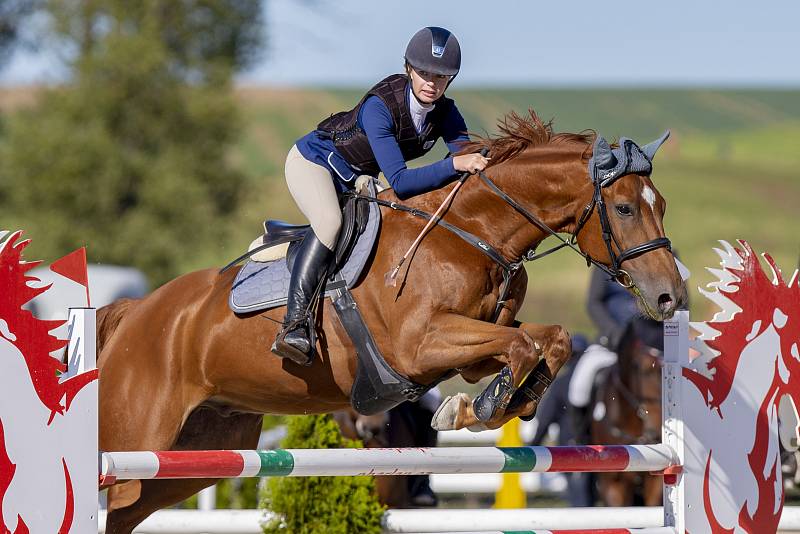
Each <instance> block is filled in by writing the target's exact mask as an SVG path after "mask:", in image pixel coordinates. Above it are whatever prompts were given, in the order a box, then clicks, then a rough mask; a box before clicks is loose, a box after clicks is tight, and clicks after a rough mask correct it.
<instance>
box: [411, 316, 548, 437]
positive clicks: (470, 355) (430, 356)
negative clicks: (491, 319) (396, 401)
mask: <svg viewBox="0 0 800 534" xmlns="http://www.w3.org/2000/svg"><path fill="white" fill-rule="evenodd" d="M536 347H537V345H536V343H535V342H534V340H533V339H532V338H531V336H530V335H529V334H528V333H527V332H526V331H525V330H524V329H520V328H514V327H508V326H499V325H496V324H493V323H487V322H485V321H479V320H476V319H471V318H469V317H464V316H462V315H457V314H454V313H438V314H435V315H434V316H433V317H432V318H431V320H430V322H429V324H428V328H427V331H426V333H425V335H424V337H423V340H422V343H421V344H420V345H418V347H417V349H416V356H415V358H414V360H413V362H412V365H411V368H410V369H408V371H409V373H408V375H409V376H412V377H435V376H438V375H440V374H442V373H444V372H446V371H449V370H451V369H461V368H466V367H470V366H475V365H476V364H479V363H480V362H482V361H485V360H487V359H490V358H494V359H497V360H499V361H501V362H504V363H505V366H504V367H503V368H502V370H501V371H500V373H499V374H498V375H497V377H495V379H494V380H493V382H492V384H490V385H489V387H488V388H487V390H486V391H485V392H484V393H482V394H481V395H479V396H478V398H476V400H475V401H474V402H472V401H471V399H470V398H469V396H467V395H465V394H463V393H462V394H459V395H457V396H455V397H451V398H448V399H447V400H446V401H445V402H444V403H443V404H442V407H441V408H440V409H439V411H438V412H437V413H436V415H435V416H434V420H433V422H432V426H433V427H434V428H436V429H437V430H452V429H458V428H464V427H467V426H472V425H475V424H478V423H479V422H493V421H494V420H495V419H496V418H497V417H499V416H501V415H502V413H503V412H504V411H505V407H506V406H507V405H508V403H509V402H510V401H511V399H512V396H513V395H514V392H515V391H516V389H517V388H518V387H519V386H520V384H521V383H522V381H523V379H524V378H525V376H526V375H528V373H530V371H531V370H532V369H533V368H534V366H535V365H536V363H537V362H538V361H539V355H538V351H537V348H536Z"/></svg>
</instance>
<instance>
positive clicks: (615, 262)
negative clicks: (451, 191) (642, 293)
mask: <svg viewBox="0 0 800 534" xmlns="http://www.w3.org/2000/svg"><path fill="white" fill-rule="evenodd" d="M626 171H627V169H626V170H625V171H623V172H622V173H621V174H619V177H623V176H625V175H627V174H631V173H629V172H626ZM479 176H480V178H481V180H483V181H484V183H486V185H488V186H489V188H490V189H491V190H492V191H493V192H494V193H495V194H496V195H498V196H499V197H500V198H502V199H503V200H504V201H505V202H506V203H507V204H509V205H510V206H511V207H512V208H514V210H516V211H517V212H518V213H519V214H521V215H522V216H523V217H525V218H526V219H527V220H528V221H529V222H530V223H532V224H533V225H535V226H536V227H538V228H539V229H540V230H542V231H544V232H545V233H547V234H548V235H551V236H553V237H555V238H556V239H558V240H559V241H561V244H559V245H556V246H554V247H552V248H550V249H548V250H546V251H544V252H542V253H538V254H537V253H536V252H535V250H531V251H528V252H527V253H525V254H524V255H523V258H522V259H523V260H525V261H534V260H537V259H539V258H543V257H544V256H547V255H549V254H552V253H553V252H555V251H557V250H560V249H562V248H564V247H568V248H570V249H572V250H574V251H575V252H577V253H578V254H580V255H581V256H583V258H584V259H585V260H586V265H587V266H589V265H595V266H596V267H597V268H599V269H601V270H602V271H603V272H605V273H606V274H608V275H609V277H610V278H612V279H613V280H616V281H617V283H619V284H620V285H622V286H623V287H625V288H628V289H630V288H632V287H634V283H633V279H632V278H631V277H630V275H629V274H628V273H627V272H625V271H624V270H623V269H622V268H621V266H622V263H623V262H625V261H627V260H629V259H632V258H635V257H637V256H641V255H642V254H645V253H647V252H651V251H653V250H657V249H659V248H666V249H667V250H671V249H672V244H671V242H670V240H669V239H668V238H667V237H659V238H656V239H652V240H650V241H647V242H645V243H642V244H640V245H636V246H634V247H631V248H629V249H627V250H623V249H622V246H621V245H620V243H619V240H617V237H616V236H615V235H614V231H613V230H612V229H611V221H609V219H608V210H607V209H606V203H605V200H604V199H603V188H604V187H607V186H609V185H611V183H613V181H607V182H604V181H602V180H600V179H597V178H595V179H593V182H594V193H593V194H592V199H591V200H590V201H589V203H588V204H587V205H586V207H585V208H584V209H583V212H582V213H581V216H580V218H579V219H578V224H577V225H576V226H575V230H574V231H573V232H572V234H571V236H570V238H569V239H564V238H563V237H561V235H560V234H558V233H557V232H556V231H555V230H553V229H552V228H550V227H549V226H548V225H546V224H545V223H544V222H542V221H541V220H540V219H539V218H538V217H536V216H535V215H533V214H532V213H531V212H529V211H528V210H526V209H525V208H524V207H523V206H522V205H520V204H519V203H518V202H517V201H515V200H514V199H513V198H511V197H510V196H508V195H507V194H505V193H504V192H503V191H502V190H501V189H500V188H499V187H497V185H496V184H495V183H494V182H492V181H491V180H490V179H489V178H488V177H487V176H486V174H484V172H483V171H481V172H480V173H479ZM614 181H616V180H614ZM595 208H597V214H598V217H599V219H600V228H601V231H602V236H603V242H605V245H606V250H607V251H608V255H609V257H610V258H611V265H610V266H606V265H605V264H603V263H600V262H599V261H598V260H596V259H595V258H592V257H591V256H590V255H589V254H587V253H585V252H583V251H582V250H581V249H580V248H578V247H577V241H578V234H579V233H580V231H581V230H582V229H583V227H584V226H585V225H586V223H587V222H588V220H589V218H590V217H591V215H592V212H593V211H594V210H595ZM614 245H615V246H616V247H617V250H622V252H620V253H619V254H617V253H615V252H614ZM623 280H624V281H623Z"/></svg>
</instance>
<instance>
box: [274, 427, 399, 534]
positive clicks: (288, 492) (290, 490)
mask: <svg viewBox="0 0 800 534" xmlns="http://www.w3.org/2000/svg"><path fill="white" fill-rule="evenodd" d="M287 431H288V433H287V436H286V439H285V440H284V442H283V444H282V445H283V447H284V448H303V449H305V448H314V449H330V448H343V447H361V446H362V444H361V442H358V441H351V440H348V439H345V438H343V437H342V435H341V434H340V433H339V427H338V426H337V425H336V423H335V422H334V421H333V418H332V417H331V416H330V415H308V416H305V415H304V416H297V417H291V418H289V423H288V425H287ZM263 505H264V507H265V508H266V509H267V510H270V511H272V512H274V513H275V514H276V517H275V519H273V520H272V521H271V522H270V523H268V524H266V525H265V526H264V532H265V533H266V534H282V533H286V532H291V533H292V534H379V533H380V532H381V517H382V516H383V511H384V507H383V506H382V505H381V504H380V503H379V502H378V499H377V496H376V493H375V482H374V479H373V478H372V477H274V478H271V479H269V480H268V481H267V486H266V488H265V491H264V501H263Z"/></svg>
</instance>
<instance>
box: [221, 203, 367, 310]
mask: <svg viewBox="0 0 800 534" xmlns="http://www.w3.org/2000/svg"><path fill="white" fill-rule="evenodd" d="M380 225H381V211H380V209H379V208H378V205H377V204H375V203H374V202H370V204H369V218H368V221H367V226H366V228H365V229H364V232H363V233H362V234H361V235H360V236H358V240H357V241H356V244H355V246H354V247H353V252H352V253H351V254H350V258H348V260H347V263H345V265H344V267H342V268H341V270H340V271H339V273H338V274H337V275H336V279H337V280H340V279H344V281H345V282H346V284H347V287H348V288H351V287H353V285H355V283H356V282H357V281H358V279H359V276H360V275H361V271H362V270H363V269H364V265H365V264H366V263H367V259H368V258H369V255H370V253H371V252H372V247H373V246H374V245H375V240H376V238H377V237H378V230H379V228H380ZM290 277H291V273H289V269H288V268H287V267H286V258H281V259H279V260H275V261H271V262H269V263H259V262H255V261H252V260H251V261H248V262H247V263H245V265H244V267H242V269H241V270H240V271H239V273H238V274H237V275H236V278H235V279H234V281H233V287H232V289H231V293H230V298H229V299H228V304H229V305H230V307H231V309H232V310H233V311H234V312H236V313H248V312H254V311H260V310H269V309H271V308H276V307H278V306H284V305H285V304H286V296H287V295H288V294H289V280H290ZM332 292H333V289H328V290H327V291H326V292H325V296H326V297H329V296H330V295H331V293H332Z"/></svg>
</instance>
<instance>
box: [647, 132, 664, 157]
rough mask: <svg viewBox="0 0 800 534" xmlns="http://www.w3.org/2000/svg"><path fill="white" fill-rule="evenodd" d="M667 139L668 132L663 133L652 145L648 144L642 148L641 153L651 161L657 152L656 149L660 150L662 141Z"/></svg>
mask: <svg viewBox="0 0 800 534" xmlns="http://www.w3.org/2000/svg"><path fill="white" fill-rule="evenodd" d="M668 137H669V130H667V131H665V132H664V133H663V134H662V135H661V137H659V138H658V139H656V140H655V141H653V142H652V143H648V144H646V145H644V146H643V147H642V152H644V155H645V156H647V159H649V160H650V161H653V158H654V157H655V155H656V152H658V149H659V148H661V145H663V144H664V141H666V140H667V138H668Z"/></svg>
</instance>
